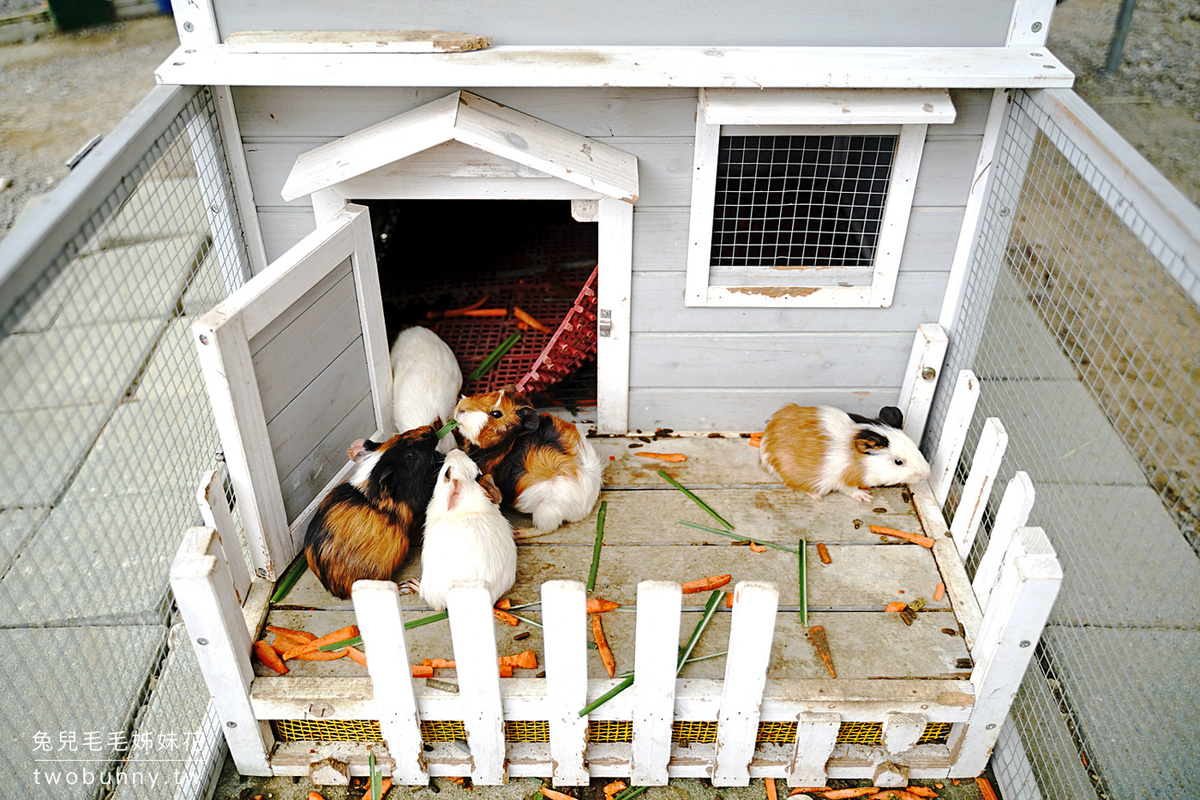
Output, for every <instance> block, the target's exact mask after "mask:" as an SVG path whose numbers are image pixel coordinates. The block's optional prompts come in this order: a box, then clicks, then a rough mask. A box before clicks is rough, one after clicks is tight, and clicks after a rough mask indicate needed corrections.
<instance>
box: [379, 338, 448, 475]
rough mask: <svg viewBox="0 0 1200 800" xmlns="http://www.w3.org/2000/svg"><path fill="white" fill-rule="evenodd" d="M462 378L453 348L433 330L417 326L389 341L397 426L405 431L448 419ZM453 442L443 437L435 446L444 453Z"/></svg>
mask: <svg viewBox="0 0 1200 800" xmlns="http://www.w3.org/2000/svg"><path fill="white" fill-rule="evenodd" d="M462 382H463V376H462V369H461V368H459V366H458V361H457V359H455V357H454V351H453V350H451V349H450V346H449V345H448V344H446V343H445V342H443V341H442V340H441V338H439V337H438V335H437V334H436V333H434V332H433V331H431V330H429V329H427V328H422V327H420V326H414V327H412V328H407V329H405V330H403V331H401V332H400V335H399V336H397V337H396V341H395V342H394V343H393V344H392V412H393V415H394V417H395V420H396V430H397V431H408V430H412V429H413V428H418V427H420V426H422V425H434V424H435V423H436V422H438V421H441V420H448V419H450V417H451V415H453V414H454V404H455V403H456V402H458V391H459V389H461V388H462ZM453 443H454V442H453V441H452V440H451V439H445V440H444V441H443V442H441V443H439V445H440V446H439V447H438V450H439V451H440V452H443V453H445V452H447V451H448V450H449V449H450V446H451V445H452V444H453Z"/></svg>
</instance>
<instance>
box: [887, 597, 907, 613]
mask: <svg viewBox="0 0 1200 800" xmlns="http://www.w3.org/2000/svg"><path fill="white" fill-rule="evenodd" d="M906 608H908V603H901V602H900V601H899V600H896V601H894V602H891V603H888V604H887V608H885V609H884V611H888V612H891V611H903V610H904V609H906Z"/></svg>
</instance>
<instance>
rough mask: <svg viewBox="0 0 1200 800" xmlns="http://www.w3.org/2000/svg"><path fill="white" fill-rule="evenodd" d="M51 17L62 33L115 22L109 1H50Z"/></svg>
mask: <svg viewBox="0 0 1200 800" xmlns="http://www.w3.org/2000/svg"><path fill="white" fill-rule="evenodd" d="M49 6H50V16H52V17H54V24H55V25H56V26H58V29H59V30H60V31H73V30H75V29H76V28H85V27H87V26H89V25H103V24H104V23H106V22H112V21H113V11H112V6H111V5H110V4H109V2H108V0H50V2H49Z"/></svg>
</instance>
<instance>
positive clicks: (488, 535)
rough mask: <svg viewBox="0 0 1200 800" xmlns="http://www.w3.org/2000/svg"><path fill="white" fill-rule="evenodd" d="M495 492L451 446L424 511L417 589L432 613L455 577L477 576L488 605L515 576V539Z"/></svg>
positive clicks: (487, 479)
mask: <svg viewBox="0 0 1200 800" xmlns="http://www.w3.org/2000/svg"><path fill="white" fill-rule="evenodd" d="M499 503H500V490H499V489H497V488H496V484H495V482H494V481H493V480H492V476H490V475H484V474H482V473H481V472H480V470H479V466H478V465H477V464H476V463H475V462H474V461H472V460H471V457H470V456H468V455H467V454H466V453H464V452H463V451H462V450H451V451H450V452H449V453H448V454H447V455H446V462H445V463H444V464H443V465H442V470H441V472H440V473H439V474H438V478H437V483H435V484H434V487H433V497H432V499H430V501H429V507H428V508H427V509H426V510H425V544H424V545H423V546H422V548H421V580H420V581H419V582H418V583H417V585H416V588H417V591H418V592H420V595H421V599H423V600H424V601H425V602H426V603H428V604H429V607H430V608H432V609H433V610H434V611H441V610H442V609H444V608H445V607H446V593H447V592H449V591H450V586H451V584H452V583H454V582H455V581H462V580H482V581H484V582H485V583H486V584H487V585H488V589H490V590H491V594H492V603H493V604H494V603H496V601H498V600H499V599H500V598H501V597H503V596H504V593H505V592H507V591H508V590H509V589H511V588H512V585H513V582H514V581H516V579H517V543H516V542H515V541H513V530H512V525H510V524H509V522H508V519H507V518H505V516H504V514H503V513H501V511H500V506H499Z"/></svg>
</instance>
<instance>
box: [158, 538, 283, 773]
mask: <svg viewBox="0 0 1200 800" xmlns="http://www.w3.org/2000/svg"><path fill="white" fill-rule="evenodd" d="M220 547H221V545H220V538H219V537H218V536H217V534H216V531H214V530H213V529H211V528H190V529H189V530H187V531H186V532H185V533H184V535H183V542H182V543H181V544H180V546H179V552H178V553H177V554H176V556H175V560H174V561H173V562H172V563H171V570H170V580H171V590H172V592H174V594H175V600H176V602H177V603H178V604H179V611H180V614H181V615H182V617H183V621H184V624H185V625H186V626H187V631H188V638H189V639H191V641H192V647H193V648H194V649H195V651H196V660H197V661H198V662H199V664H200V671H201V673H202V674H203V675H204V682H205V684H206V685H207V686H208V690H209V692H210V693H211V694H212V696H213V702H214V704H215V706H216V709H217V713H218V715H219V718H220V720H221V724H222V726H223V728H224V731H225V740H226V742H228V744H229V752H230V755H231V756H232V757H233V760H234V763H235V764H236V765H237V769H238V772H240V773H241V774H243V775H271V774H272V773H271V765H270V762H269V760H268V755H267V754H268V753H269V752H270V750H271V747H272V746H273V745H274V739H273V737H272V735H271V731H270V727H269V725H268V724H267V723H265V722H259V721H258V720H256V719H255V717H254V710H253V708H252V707H251V704H250V683H251V681H252V680H253V678H254V671H253V669H251V666H250V634H249V632H248V631H247V630H246V625H245V620H244V619H243V618H242V609H241V607H240V606H239V605H238V604H237V602H236V600H235V597H236V594H235V593H234V590H233V580H232V578H231V577H230V574H229V569H228V567H227V566H226V565H225V561H224V559H223V558H221V557H219V556H218V555H217V554H216V553H218V552H219V551H220Z"/></svg>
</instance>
